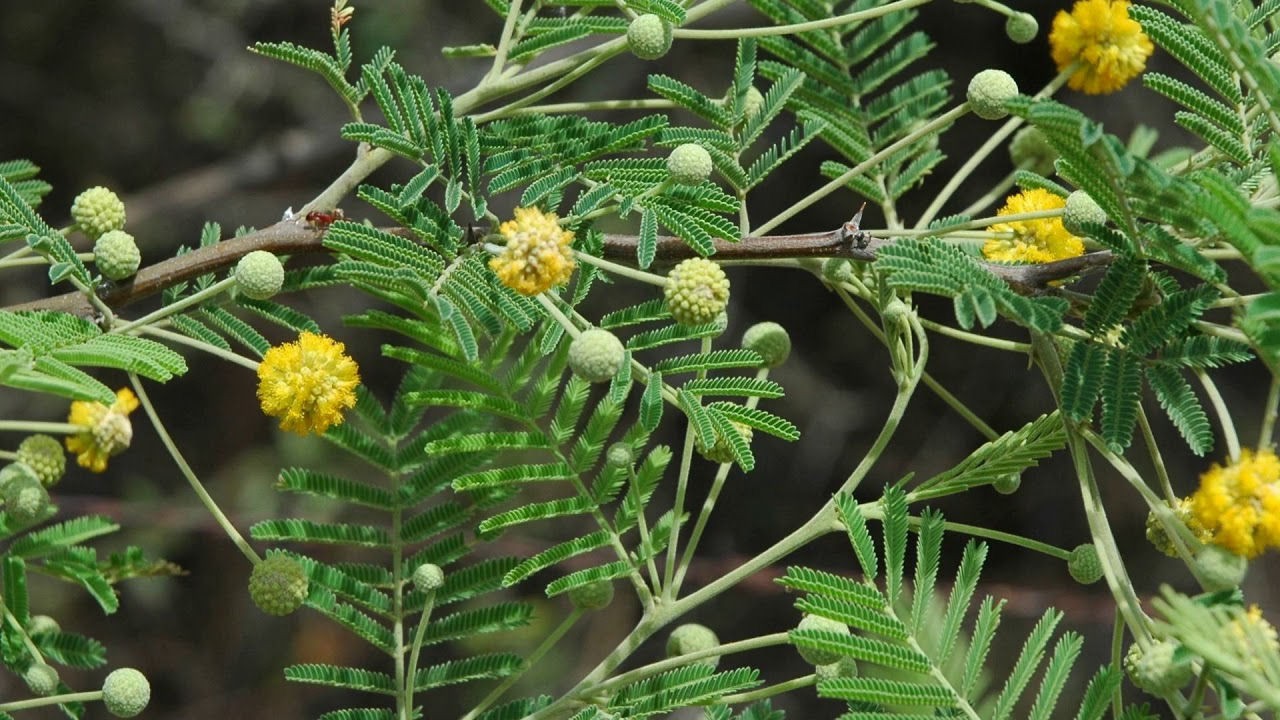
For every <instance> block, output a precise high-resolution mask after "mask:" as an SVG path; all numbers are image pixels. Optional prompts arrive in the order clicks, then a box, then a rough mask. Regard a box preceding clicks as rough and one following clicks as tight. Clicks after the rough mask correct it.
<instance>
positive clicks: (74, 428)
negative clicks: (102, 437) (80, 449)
mask: <svg viewBox="0 0 1280 720" xmlns="http://www.w3.org/2000/svg"><path fill="white" fill-rule="evenodd" d="M0 432H32V433H53V434H55V435H75V434H77V433H82V432H85V428H84V426H83V425H73V424H71V423H60V422H41V421H38V420H0Z"/></svg>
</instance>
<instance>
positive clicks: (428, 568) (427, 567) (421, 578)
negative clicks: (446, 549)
mask: <svg viewBox="0 0 1280 720" xmlns="http://www.w3.org/2000/svg"><path fill="white" fill-rule="evenodd" d="M441 585H444V570H441V569H440V566H439V565H436V564H435V563H422V564H421V565H419V566H418V568H417V569H416V570H414V571H413V586H414V587H416V588H418V590H419V591H420V592H424V593H427V592H433V591H435V590H439V589H440V586H441Z"/></svg>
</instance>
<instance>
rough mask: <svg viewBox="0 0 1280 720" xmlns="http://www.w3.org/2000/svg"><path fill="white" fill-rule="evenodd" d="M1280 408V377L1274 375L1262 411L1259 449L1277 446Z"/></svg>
mask: <svg viewBox="0 0 1280 720" xmlns="http://www.w3.org/2000/svg"><path fill="white" fill-rule="evenodd" d="M1278 406H1280V375H1277V374H1275V373H1272V375H1271V388H1270V389H1269V390H1267V404H1266V406H1265V407H1264V408H1263V411H1262V423H1261V427H1260V428H1259V429H1258V449H1259V450H1262V449H1264V448H1270V447H1274V446H1275V431H1276V409H1277V407H1278Z"/></svg>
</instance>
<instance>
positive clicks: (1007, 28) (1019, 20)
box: [1004, 12, 1040, 45]
mask: <svg viewBox="0 0 1280 720" xmlns="http://www.w3.org/2000/svg"><path fill="white" fill-rule="evenodd" d="M1038 32H1040V23H1037V22H1036V18H1035V16H1034V15H1032V14H1031V13H1024V12H1018V13H1014V14H1012V15H1010V16H1009V19H1008V20H1005V21H1004V34H1005V35H1008V36H1009V39H1010V40H1012V41H1014V42H1016V43H1018V44H1019V45H1026V44H1027V43H1029V42H1031V41H1032V40H1035V39H1036V33H1038Z"/></svg>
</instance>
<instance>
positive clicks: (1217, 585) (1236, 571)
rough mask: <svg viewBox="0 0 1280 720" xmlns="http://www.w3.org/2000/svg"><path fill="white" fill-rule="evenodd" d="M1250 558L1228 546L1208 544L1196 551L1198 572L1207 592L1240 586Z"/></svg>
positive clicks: (1247, 569)
mask: <svg viewBox="0 0 1280 720" xmlns="http://www.w3.org/2000/svg"><path fill="white" fill-rule="evenodd" d="M1248 571H1249V560H1248V559H1247V558H1244V557H1242V556H1240V555H1237V554H1235V553H1233V552H1231V551H1230V550H1227V549H1226V548H1223V547H1219V546H1217V545H1206V546H1205V547H1204V549H1203V550H1201V551H1200V552H1198V553H1196V574H1197V576H1199V578H1200V582H1201V583H1202V584H1203V585H1204V589H1205V591H1206V592H1221V591H1223V590H1230V589H1232V588H1237V587H1240V583H1241V582H1243V581H1244V576H1245V573H1246V572H1248Z"/></svg>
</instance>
